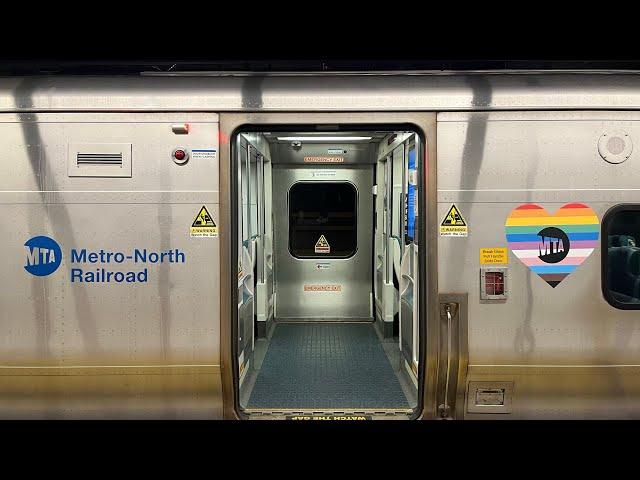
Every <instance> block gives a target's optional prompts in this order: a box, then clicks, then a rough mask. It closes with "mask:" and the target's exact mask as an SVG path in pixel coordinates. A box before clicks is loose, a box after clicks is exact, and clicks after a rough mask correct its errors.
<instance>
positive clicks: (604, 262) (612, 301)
mask: <svg viewBox="0 0 640 480" xmlns="http://www.w3.org/2000/svg"><path fill="white" fill-rule="evenodd" d="M627 211H631V212H638V214H640V203H621V204H618V205H615V206H613V207H611V208H610V209H609V210H607V212H606V213H605V214H604V216H603V217H602V222H601V224H600V265H601V272H600V285H601V288H602V295H603V296H604V299H605V300H606V301H607V303H609V305H611V306H612V307H614V308H616V309H618V310H640V302H638V303H637V304H636V303H624V302H621V301H619V300H618V299H616V298H615V297H614V296H613V295H612V294H611V289H610V288H609V282H608V278H609V277H608V272H609V230H610V228H611V224H612V222H613V219H614V218H615V216H616V215H617V214H618V213H621V212H627Z"/></svg>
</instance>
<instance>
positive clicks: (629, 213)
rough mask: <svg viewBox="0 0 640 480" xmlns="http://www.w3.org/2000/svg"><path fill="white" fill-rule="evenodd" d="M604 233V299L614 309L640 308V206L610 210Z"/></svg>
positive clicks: (603, 226) (606, 217)
mask: <svg viewBox="0 0 640 480" xmlns="http://www.w3.org/2000/svg"><path fill="white" fill-rule="evenodd" d="M602 233H603V234H602V250H603V255H602V262H603V263H602V276H603V278H602V291H603V293H604V296H605V298H606V299H607V301H608V302H609V303H610V304H611V305H613V306H614V307H617V308H622V309H640V205H629V206H627V205H621V206H618V207H615V208H613V209H612V210H610V211H609V212H608V213H607V215H605V218H604V219H603V221H602ZM605 252H606V254H605Z"/></svg>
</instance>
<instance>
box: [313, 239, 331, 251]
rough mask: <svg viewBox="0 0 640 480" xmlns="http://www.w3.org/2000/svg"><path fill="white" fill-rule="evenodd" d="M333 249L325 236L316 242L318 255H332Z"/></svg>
mask: <svg viewBox="0 0 640 480" xmlns="http://www.w3.org/2000/svg"><path fill="white" fill-rule="evenodd" d="M330 252H331V247H330V246H329V242H327V239H326V238H324V235H320V238H319V239H318V241H317V242H316V253H330Z"/></svg>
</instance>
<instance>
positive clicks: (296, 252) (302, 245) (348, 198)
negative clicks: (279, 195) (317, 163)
mask: <svg viewBox="0 0 640 480" xmlns="http://www.w3.org/2000/svg"><path fill="white" fill-rule="evenodd" d="M356 217H357V192H356V189H355V187H354V186H353V185H352V184H350V183H347V182H335V183H325V182H300V183H296V184H295V185H293V186H292V187H291V189H290V190H289V250H290V252H291V254H292V255H293V256H295V257H299V258H347V257H350V256H352V255H353V254H354V253H356V249H357V246H358V242H357V218H356Z"/></svg>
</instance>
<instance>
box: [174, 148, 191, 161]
mask: <svg viewBox="0 0 640 480" xmlns="http://www.w3.org/2000/svg"><path fill="white" fill-rule="evenodd" d="M172 156H173V161H174V162H176V163H177V164H178V165H182V164H184V163H187V160H189V152H187V150H186V149H185V148H176V149H175V150H174V151H173V153H172Z"/></svg>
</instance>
